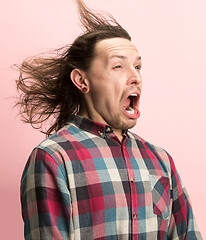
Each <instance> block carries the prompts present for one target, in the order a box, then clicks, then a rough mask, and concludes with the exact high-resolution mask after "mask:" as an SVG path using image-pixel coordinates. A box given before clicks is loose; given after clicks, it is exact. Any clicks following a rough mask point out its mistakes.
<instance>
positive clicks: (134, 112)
mask: <svg viewBox="0 0 206 240" xmlns="http://www.w3.org/2000/svg"><path fill="white" fill-rule="evenodd" d="M138 101H139V94H138V93H131V94H130V95H129V96H128V97H127V98H126V100H125V102H124V105H123V109H124V113H125V114H126V116H127V117H129V118H138V117H139V116H140V112H139V110H138Z"/></svg>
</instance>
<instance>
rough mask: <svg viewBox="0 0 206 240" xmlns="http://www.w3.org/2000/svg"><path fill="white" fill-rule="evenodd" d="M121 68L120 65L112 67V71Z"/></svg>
mask: <svg viewBox="0 0 206 240" xmlns="http://www.w3.org/2000/svg"><path fill="white" fill-rule="evenodd" d="M121 67H122V66H121V65H116V66H115V67H114V69H118V68H121Z"/></svg>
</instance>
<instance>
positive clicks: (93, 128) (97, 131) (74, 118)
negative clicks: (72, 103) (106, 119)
mask: <svg viewBox="0 0 206 240" xmlns="http://www.w3.org/2000/svg"><path fill="white" fill-rule="evenodd" d="M67 122H68V123H72V124H74V125H75V126H77V127H78V128H80V129H82V130H84V131H87V132H89V133H92V134H94V135H98V136H100V137H105V136H106V135H109V136H111V137H112V136H115V135H114V133H113V129H112V127H111V126H109V125H106V124H103V123H99V122H95V121H93V120H90V119H88V118H84V117H82V116H79V115H74V114H71V115H69V117H68V121H67ZM123 135H127V131H126V130H125V131H123Z"/></svg>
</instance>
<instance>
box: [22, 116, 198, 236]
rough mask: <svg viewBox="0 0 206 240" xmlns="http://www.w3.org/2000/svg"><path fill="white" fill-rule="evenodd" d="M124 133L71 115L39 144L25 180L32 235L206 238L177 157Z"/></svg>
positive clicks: (25, 215) (26, 210)
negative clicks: (177, 165) (180, 176)
mask: <svg viewBox="0 0 206 240" xmlns="http://www.w3.org/2000/svg"><path fill="white" fill-rule="evenodd" d="M123 135H124V139H123V142H122V143H120V142H119V140H118V139H117V137H116V136H115V135H114V133H113V131H112V128H111V127H109V126H105V125H103V124H99V123H95V122H93V121H90V120H88V119H84V118H82V117H80V116H76V115H71V116H70V117H69V120H68V124H67V125H66V126H65V127H64V128H62V129H61V130H60V131H59V132H58V133H56V134H54V135H52V136H51V137H49V138H48V139H46V140H45V141H43V142H42V143H41V144H40V145H39V146H37V147H36V148H35V149H34V150H33V152H32V153H31V155H30V158H29V160H28V162H27V164H26V167H25V169H24V172H23V176H22V181H21V203H22V215H23V219H24V223H25V228H24V229H25V230H24V234H25V239H27V240H38V239H42V240H52V239H70V240H78V239H81V240H89V239H95V240H103V239H106V240H110V239H111V240H114V239H121V240H128V239H133V240H136V239H138V240H155V239H158V240H159V239H160V240H166V239H176V240H178V239H182V240H183V239H185V240H186V239H187V240H195V239H198V240H201V239H202V237H201V235H200V233H199V231H198V228H197V226H196V222H195V220H194V216H193V212H192V208H191V205H190V202H189V199H188V195H187V192H186V190H185V188H184V186H183V185H182V183H181V180H180V178H179V176H178V173H177V171H176V168H175V165H174V162H173V160H172V158H171V156H170V155H169V154H168V153H167V152H166V151H164V150H163V149H161V148H158V147H156V146H154V145H152V144H150V143H148V142H146V141H145V140H143V139H142V138H140V137H139V136H136V135H134V134H132V133H131V132H129V131H125V132H124V134H123Z"/></svg>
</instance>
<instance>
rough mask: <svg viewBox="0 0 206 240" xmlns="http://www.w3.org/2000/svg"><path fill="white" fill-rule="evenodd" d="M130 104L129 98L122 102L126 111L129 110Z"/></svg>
mask: <svg viewBox="0 0 206 240" xmlns="http://www.w3.org/2000/svg"><path fill="white" fill-rule="evenodd" d="M130 103H131V100H130V99H129V98H127V99H126V100H125V102H124V107H125V108H126V109H127V108H129V106H130Z"/></svg>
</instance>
